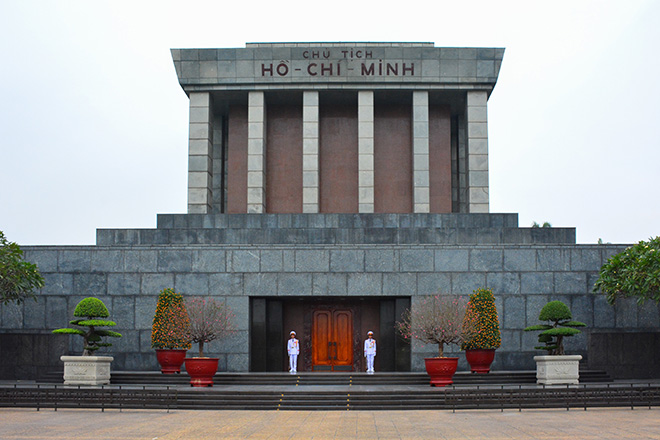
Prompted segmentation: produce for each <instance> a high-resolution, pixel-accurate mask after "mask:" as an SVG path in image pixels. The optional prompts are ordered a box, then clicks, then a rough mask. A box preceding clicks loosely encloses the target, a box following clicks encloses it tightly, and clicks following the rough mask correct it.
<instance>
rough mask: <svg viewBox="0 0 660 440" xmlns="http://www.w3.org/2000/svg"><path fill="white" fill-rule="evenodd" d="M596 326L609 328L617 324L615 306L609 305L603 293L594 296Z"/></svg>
mask: <svg viewBox="0 0 660 440" xmlns="http://www.w3.org/2000/svg"><path fill="white" fill-rule="evenodd" d="M593 326H594V328H609V329H612V328H613V327H614V326H615V313H614V307H612V306H611V305H609V304H608V303H607V301H606V300H605V297H604V296H603V295H595V296H594V324H593Z"/></svg>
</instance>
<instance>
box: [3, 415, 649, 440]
mask: <svg viewBox="0 0 660 440" xmlns="http://www.w3.org/2000/svg"><path fill="white" fill-rule="evenodd" d="M73 438H75V439H76V440H86V439H89V440H113V439H131V440H175V439H273V440H274V439H507V440H517V439H521V440H522V439H525V440H528V439H552V440H561V439H570V440H576V439H580V440H588V439H598V440H608V439H611V440H621V439H660V408H653V409H650V410H649V409H635V410H630V409H629V408H628V409H626V408H621V409H618V408H617V409H613V408H603V409H589V410H588V411H584V410H571V411H565V410H524V411H522V412H518V411H514V410H506V411H504V412H500V411H495V410H487V411H460V412H456V413H452V412H451V411H179V410H176V411H171V412H169V413H168V412H166V411H156V410H124V411H122V412H119V411H118V410H109V411H105V412H101V411H100V410H91V409H83V410H71V409H64V410H62V409H61V410H59V411H53V410H41V411H36V410H35V409H7V408H2V409H0V439H3V440H28V439H29V440H36V439H49V440H64V439H67V440H69V439H73Z"/></svg>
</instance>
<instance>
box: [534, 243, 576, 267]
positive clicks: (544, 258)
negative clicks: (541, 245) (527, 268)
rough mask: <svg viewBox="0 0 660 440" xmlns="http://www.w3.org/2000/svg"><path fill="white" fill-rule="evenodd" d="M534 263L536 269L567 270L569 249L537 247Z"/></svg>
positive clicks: (569, 263) (569, 259)
mask: <svg viewBox="0 0 660 440" xmlns="http://www.w3.org/2000/svg"><path fill="white" fill-rule="evenodd" d="M536 265H537V268H538V270H547V271H551V270H569V269H570V267H571V251H570V250H569V249H552V248H551V249H538V250H537V251H536Z"/></svg>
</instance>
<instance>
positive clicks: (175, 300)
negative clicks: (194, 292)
mask: <svg viewBox="0 0 660 440" xmlns="http://www.w3.org/2000/svg"><path fill="white" fill-rule="evenodd" d="M189 326H190V320H189V319H188V312H187V311H186V305H185V303H184V301H183V295H181V294H180V293H176V292H175V291H174V289H170V288H168V289H163V290H161V291H160V293H159V294H158V302H157V303H156V313H155V314H154V320H153V324H152V326H151V348H160V349H180V350H189V349H190V345H191V344H190V340H189V339H188V334H187V329H188V327H189Z"/></svg>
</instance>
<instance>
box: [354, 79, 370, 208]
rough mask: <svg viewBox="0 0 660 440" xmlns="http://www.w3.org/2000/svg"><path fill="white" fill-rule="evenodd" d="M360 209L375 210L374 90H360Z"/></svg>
mask: <svg viewBox="0 0 660 440" xmlns="http://www.w3.org/2000/svg"><path fill="white" fill-rule="evenodd" d="M358 203H359V206H358V211H359V212H360V213H373V212H374V92H372V91H359V92H358Z"/></svg>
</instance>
